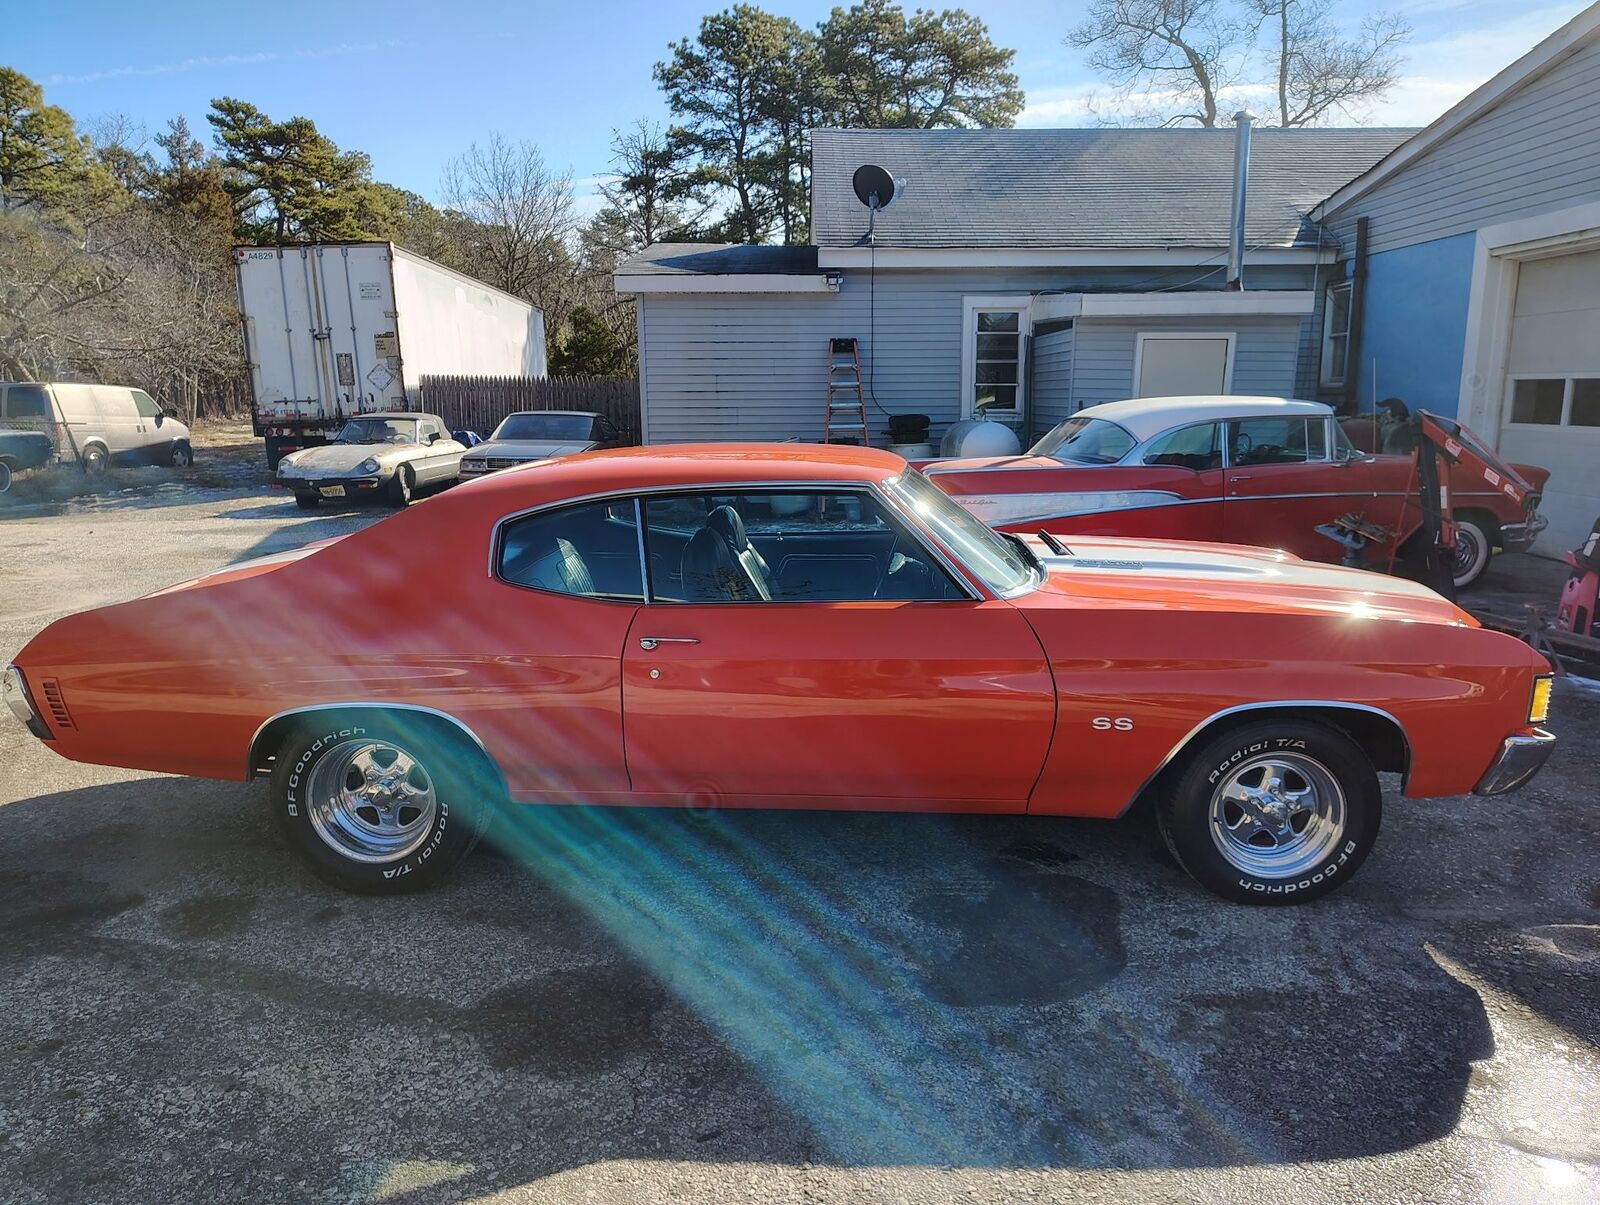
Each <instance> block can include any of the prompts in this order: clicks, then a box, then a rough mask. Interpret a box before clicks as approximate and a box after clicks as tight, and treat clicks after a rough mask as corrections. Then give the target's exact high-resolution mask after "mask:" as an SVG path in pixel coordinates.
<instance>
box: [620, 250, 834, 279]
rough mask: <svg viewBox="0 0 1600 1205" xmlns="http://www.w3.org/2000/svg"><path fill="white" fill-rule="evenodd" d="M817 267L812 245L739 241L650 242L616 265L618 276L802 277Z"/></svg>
mask: <svg viewBox="0 0 1600 1205" xmlns="http://www.w3.org/2000/svg"><path fill="white" fill-rule="evenodd" d="M816 270H817V249H816V248H815V247H767V246H747V245H743V244H740V243H652V244H651V245H650V246H648V247H646V248H645V249H644V250H643V251H641V252H639V254H637V255H635V256H633V257H632V258H631V259H627V260H624V261H623V262H622V263H621V264H619V265H617V275H618V276H708V275H722V274H724V273H729V274H731V273H738V274H740V275H749V274H761V273H771V274H773V275H778V276H801V275H806V274H808V273H812V272H815V271H816Z"/></svg>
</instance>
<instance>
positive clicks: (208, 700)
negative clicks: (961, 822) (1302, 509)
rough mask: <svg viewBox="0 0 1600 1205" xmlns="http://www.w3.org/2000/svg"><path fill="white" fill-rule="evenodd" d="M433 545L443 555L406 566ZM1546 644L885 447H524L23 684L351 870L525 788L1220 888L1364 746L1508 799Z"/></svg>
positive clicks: (1323, 801)
mask: <svg viewBox="0 0 1600 1205" xmlns="http://www.w3.org/2000/svg"><path fill="white" fill-rule="evenodd" d="M419 566H426V569H427V572H426V576H425V577H423V576H422V575H420V574H419V571H418V569H419ZM1547 669H1548V667H1547V666H1546V664H1545V663H1544V661H1543V660H1542V659H1541V658H1540V657H1539V656H1537V655H1536V654H1535V653H1533V652H1532V651H1531V650H1530V649H1529V648H1528V647H1527V646H1526V645H1525V644H1523V643H1522V642H1520V641H1518V640H1514V639H1512V638H1511V637H1509V636H1504V635H1500V634H1498V633H1495V632H1490V631H1486V630H1484V629H1482V628H1479V627H1478V626H1477V625H1476V624H1475V623H1474V622H1473V620H1472V619H1471V617H1470V616H1468V615H1466V614H1465V613H1464V612H1462V611H1460V610H1458V609H1457V608H1456V607H1455V606H1454V605H1453V604H1451V603H1449V602H1446V601H1445V600H1444V599H1442V598H1440V597H1439V596H1438V595H1437V594H1434V593H1433V592H1431V591H1429V590H1427V589H1425V588H1424V587H1422V586H1419V585H1416V584H1414V583H1412V582H1409V581H1403V580H1400V579H1396V578H1387V577H1380V576H1377V575H1374V574H1368V573H1363V572H1360V571H1357V570H1350V569H1341V568H1335V567H1328V566H1322V565H1307V564H1304V563H1302V562H1299V561H1297V560H1296V559H1294V558H1293V557H1290V556H1286V555H1284V554H1282V553H1273V552H1257V551H1253V550H1249V549H1240V548H1224V547H1219V546H1216V545H1211V544H1203V543H1187V544H1178V543H1166V542H1163V543H1145V542H1140V541H1137V540H1103V539H1081V540H1080V539H1076V538H1075V539H1074V540H1073V541H1072V545H1071V547H1070V548H1067V547H1065V546H1062V545H1060V544H1059V543H1058V542H1054V541H1051V540H1039V539H1021V538H1016V537H1006V536H1002V535H999V534H997V533H996V532H994V531H992V530H991V529H990V528H988V527H986V526H985V525H984V524H982V523H980V522H979V521H978V520H976V519H974V518H973V517H972V516H971V515H970V514H969V513H968V512H967V511H965V510H963V509H962V508H961V507H959V506H957V505H955V504H954V503H953V502H952V501H951V500H950V499H949V498H948V497H947V496H946V495H944V494H942V493H940V492H939V491H938V490H937V489H936V488H934V487H933V486H932V485H931V484H930V483H929V482H928V481H927V479H926V478H924V477H923V476H921V475H920V474H918V473H916V472H914V471H911V470H910V469H908V467H907V465H906V463H905V461H903V460H901V459H900V458H899V457H897V456H893V455H890V454H889V453H887V452H880V451H875V450H870V449H864V448H844V447H802V446H796V445H745V446H740V445H716V446H705V447H668V448H648V449H646V448H634V449H627V450H622V451H607V452H595V453H588V454H584V455H580V456H575V457H567V458H563V459H561V460H558V461H549V462H543V463H534V464H531V465H528V466H525V467H522V468H516V469H509V470H507V471H505V472H503V473H496V474H494V475H492V476H489V477H484V478H481V479H479V480H477V481H474V482H471V483H469V484H467V485H464V486H462V487H460V488H458V489H454V490H451V491H450V492H449V493H447V494H443V495H441V496H439V497H435V498H430V499H428V500H427V501H425V502H423V503H421V504H420V505H418V506H415V507H413V508H411V509H409V510H406V511H403V512H400V513H397V514H396V515H394V516H393V517H392V518H389V519H386V520H385V521H383V522H381V523H378V524H376V525H374V526H372V527H369V528H367V529H366V530H364V531H360V532H357V533H355V534H352V535H348V536H345V537H343V538H341V539H338V540H336V541H330V542H326V543H323V544H320V545H316V546H313V547H311V548H308V549H305V550H302V551H301V552H298V553H294V554H288V555H281V556H276V557H271V558H267V559H265V560H260V561H255V562H251V563H248V564H243V565H236V566H234V567H232V568H229V569H226V570H224V571H222V572H219V573H215V574H212V575H210V576H209V577H204V578H200V579H198V580H196V581H191V582H186V583H183V584H182V585H179V586H174V587H172V588H171V589H170V590H166V591H163V592H161V593H160V594H158V595H155V596H152V597H148V598H142V599H137V600H134V601H132V602H127V603H122V604H119V605H116V606H110V607H104V608H101V609H99V610H95V611H89V612H86V613H84V614H81V615H74V616H70V617H68V618H66V619H62V620H59V621H57V622H56V623H53V624H51V625H50V626H49V627H48V628H46V629H45V630H44V631H43V632H41V633H40V634H39V635H38V636H36V637H35V638H34V639H33V640H32V641H31V642H30V643H29V644H28V645H27V647H26V648H24V649H23V650H22V652H21V653H20V654H18V657H17V661H16V664H15V665H14V666H12V667H10V668H9V669H8V670H7V672H6V674H5V677H4V687H5V690H4V693H5V696H6V700H7V702H8V703H9V704H10V706H11V709H12V710H13V711H14V712H16V714H17V715H18V717H19V718H21V719H22V720H23V721H24V722H25V723H26V724H27V725H28V727H29V728H30V729H31V730H32V731H33V733H34V734H35V735H37V736H38V737H39V738H41V739H42V740H45V741H47V742H49V744H50V745H51V746H52V747H53V748H54V749H55V750H56V751H57V752H59V753H61V754H62V755H63V756H65V757H69V758H73V759H75V760H78V761H87V762H99V763H105V764H111V765H120V766H130V767H134V768H138V769H145V770H157V771H164V772H167V773H173V774H193V775H203V776H208V777H215V778H236V779H248V778H251V777H253V776H255V775H260V774H265V775H270V776H271V780H272V785H271V792H270V794H271V800H272V807H273V810H274V812H275V814H276V816H277V818H278V821H279V822H280V824H281V825H282V827H283V830H284V832H285V833H286V834H287V836H288V839H289V840H290V842H291V843H292V844H293V845H294V846H295V848H296V849H298V850H299V852H300V853H301V854H303V855H304V856H305V858H306V859H307V860H308V861H309V862H310V864H311V865H312V866H313V867H314V868H315V869H316V870H318V871H319V872H321V873H322V874H324V875H325V876H327V877H328V878H330V879H332V880H334V881H335V882H338V883H340V884H343V885H345V886H347V887H350V888H353V889H356V890H363V891H396V890H404V889H407V888H411V887H417V886H420V885H422V884H424V883H427V882H431V881H432V880H434V879H436V878H438V877H439V875H440V874H442V873H443V872H444V871H445V870H446V869H447V868H449V867H450V866H451V865H452V864H454V863H455V862H456V861H457V860H458V859H459V858H461V857H462V855H463V854H465V853H466V852H467V850H468V849H469V848H470V847H471V846H472V845H473V843H474V842H475V841H476V840H477V839H478V837H479V835H480V834H481V833H482V832H483V830H484V828H485V826H486V825H487V823H488V820H489V817H490V815H491V813H492V812H494V811H495V810H496V809H499V808H502V807H506V806H508V805H509V804H513V803H543V804H624V805H639V804H643V805H650V806H681V805H685V804H690V805H698V806H702V807H703V806H719V807H773V808H821V809H846V810H848V809H878V810H887V811H907V812H927V811H948V812H997V813H1012V814H1015V813H1024V812H1026V813H1030V814H1038V815H1053V816H1091V817H1104V818H1108V819H1109V818H1112V817H1116V816H1120V815H1121V814H1122V813H1123V812H1124V811H1125V810H1127V808H1128V806H1129V805H1130V804H1131V803H1132V802H1133V801H1134V800H1136V799H1138V798H1139V797H1140V796H1142V795H1144V794H1146V793H1147V792H1149V793H1153V794H1154V795H1155V797H1156V799H1157V813H1158V816H1159V819H1160V823H1161V826H1162V829H1163V831H1164V832H1165V833H1166V837H1167V840H1168V843H1169V844H1170V845H1171V848H1172V850H1173V852H1174V853H1175V854H1176V855H1177V857H1178V859H1179V861H1180V862H1181V863H1182V864H1183V865H1184V866H1185V867H1186V868H1187V869H1188V870H1189V871H1190V872H1191V873H1192V874H1193V875H1194V876H1195V877H1196V878H1197V879H1198V880H1200V882H1202V883H1204V884H1205V885H1206V886H1208V887H1210V888H1211V889H1213V890H1214V891H1216V892H1218V893H1220V894H1222V895H1224V896H1226V897H1228V898H1230V899H1235V900H1248V901H1255V900H1267V901H1274V902H1286V901H1292V900H1303V899H1307V898H1311V897H1314V896H1316V895H1319V894H1321V893H1323V892H1325V891H1328V890H1330V889H1332V888H1333V887H1334V886H1336V885H1338V884H1339V883H1341V882H1343V881H1344V880H1345V879H1347V878H1349V877H1350V875H1351V874H1352V873H1353V872H1354V870H1355V869H1356V867H1357V866H1358V865H1359V864H1360V863H1361V861H1362V859H1363V858H1365V857H1366V855H1367V853H1368V851H1369V850H1370V849H1371V848H1372V845H1373V842H1374V840H1375V839H1376V836H1377V832H1378V823H1379V816H1380V812H1381V810H1382V806H1383V797H1382V793H1381V792H1380V790H1379V787H1378V779H1377V772H1378V771H1393V772H1394V773H1397V774H1400V775H1402V776H1403V781H1404V788H1403V789H1404V793H1405V794H1406V795H1409V796H1426V795H1460V794H1464V793H1467V792H1471V791H1474V790H1476V791H1478V792H1479V793H1481V794H1498V793H1500V792H1502V791H1506V790H1511V789H1513V788H1515V787H1517V786H1520V785H1521V784H1522V783H1524V782H1526V781H1527V780H1528V779H1529V778H1530V777H1532V775H1533V774H1534V773H1535V772H1536V771H1537V770H1538V768H1539V766H1540V765H1541V764H1542V762H1543V760H1544V758H1545V756H1546V755H1547V754H1548V752H1549V750H1550V747H1551V744H1552V743H1553V740H1554V738H1553V737H1551V736H1550V735H1549V734H1548V733H1546V732H1544V731H1542V730H1541V729H1540V728H1539V727H1538V725H1539V724H1540V723H1542V721H1543V719H1544V709H1545V699H1546V696H1547V694H1548V688H1549V678H1548V677H1547V676H1546V671H1547Z"/></svg>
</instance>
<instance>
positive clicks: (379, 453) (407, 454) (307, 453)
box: [284, 443, 423, 475]
mask: <svg viewBox="0 0 1600 1205" xmlns="http://www.w3.org/2000/svg"><path fill="white" fill-rule="evenodd" d="M422 451H423V449H422V446H421V445H420V444H339V443H334V444H321V445H319V446H318V447H315V448H306V449H304V450H303V451H299V452H293V453H290V455H288V456H286V457H284V459H285V460H287V461H288V462H289V463H290V465H291V471H292V472H293V473H294V474H295V475H300V474H310V473H328V474H333V473H353V472H355V471H356V466H357V465H358V464H360V463H361V462H362V461H364V460H366V459H367V458H368V457H371V458H372V459H373V460H376V461H377V462H378V465H379V467H380V468H384V469H392V468H394V466H395V465H397V464H400V463H401V462H402V461H406V460H411V459H413V458H415V457H417V456H420V455H421V454H422Z"/></svg>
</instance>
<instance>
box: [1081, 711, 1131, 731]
mask: <svg viewBox="0 0 1600 1205" xmlns="http://www.w3.org/2000/svg"><path fill="white" fill-rule="evenodd" d="M1089 723H1090V724H1091V725H1093V726H1094V729H1095V731H1096V732H1132V731H1133V719H1132V717H1130V716H1125V715H1117V716H1111V715H1097V716H1095V717H1094V719H1092V720H1090V721H1089Z"/></svg>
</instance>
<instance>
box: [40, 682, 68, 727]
mask: <svg viewBox="0 0 1600 1205" xmlns="http://www.w3.org/2000/svg"><path fill="white" fill-rule="evenodd" d="M39 689H40V690H41V691H42V692H43V693H44V705H45V708H46V709H47V710H48V711H49V712H50V718H51V719H52V720H53V721H55V726H56V727H57V728H72V727H75V725H74V724H73V722H72V713H71V712H70V711H68V710H67V701H66V699H64V698H63V697H62V695H61V683H60V682H58V681H56V680H55V679H54V678H46V679H45V680H44V681H43V682H41V683H39Z"/></svg>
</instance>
